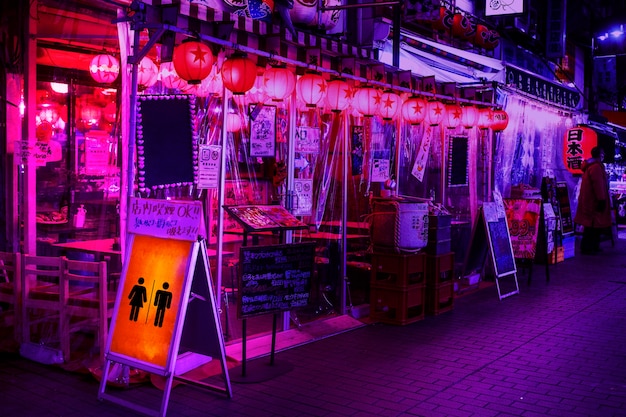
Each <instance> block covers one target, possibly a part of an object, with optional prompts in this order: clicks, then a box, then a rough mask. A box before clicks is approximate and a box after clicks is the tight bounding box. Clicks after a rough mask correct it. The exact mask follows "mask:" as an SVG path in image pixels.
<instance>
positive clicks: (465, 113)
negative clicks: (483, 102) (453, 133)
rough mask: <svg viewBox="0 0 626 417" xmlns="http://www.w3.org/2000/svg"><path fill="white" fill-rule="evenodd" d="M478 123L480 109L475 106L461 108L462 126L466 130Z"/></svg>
mask: <svg viewBox="0 0 626 417" xmlns="http://www.w3.org/2000/svg"><path fill="white" fill-rule="evenodd" d="M477 121H478V109H477V108H476V107H474V106H463V107H461V124H462V125H463V127H464V128H466V129H470V128H472V127H474V126H475V125H476V122H477Z"/></svg>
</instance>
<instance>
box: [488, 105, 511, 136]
mask: <svg viewBox="0 0 626 417" xmlns="http://www.w3.org/2000/svg"><path fill="white" fill-rule="evenodd" d="M508 125H509V115H508V113H507V112H506V111H504V110H495V111H494V112H493V123H492V124H491V129H493V131H494V132H502V131H503V130H504V129H506V127H507V126H508Z"/></svg>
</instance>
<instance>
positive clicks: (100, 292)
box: [61, 258, 116, 363]
mask: <svg viewBox="0 0 626 417" xmlns="http://www.w3.org/2000/svg"><path fill="white" fill-rule="evenodd" d="M61 281H62V286H63V290H62V292H61V293H62V294H63V296H64V299H63V309H62V311H61V322H62V325H61V347H62V350H63V357H64V358H65V360H66V361H68V360H69V359H70V352H71V343H70V339H71V335H72V334H73V333H75V332H77V331H82V330H85V329H86V328H95V329H96V337H97V344H98V348H99V350H100V352H99V354H100V360H101V362H102V363H104V350H105V344H106V341H107V334H108V326H109V319H110V318H111V316H112V314H113V307H114V303H115V295H116V294H115V292H114V291H109V290H108V284H107V264H106V262H104V261H101V262H90V261H77V260H69V259H66V258H64V259H63V267H62V275H61ZM81 288H82V290H81Z"/></svg>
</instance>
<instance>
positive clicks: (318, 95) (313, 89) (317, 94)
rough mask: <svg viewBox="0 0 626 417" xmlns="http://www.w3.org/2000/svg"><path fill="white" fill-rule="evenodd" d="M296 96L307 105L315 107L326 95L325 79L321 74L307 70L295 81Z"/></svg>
mask: <svg viewBox="0 0 626 417" xmlns="http://www.w3.org/2000/svg"><path fill="white" fill-rule="evenodd" d="M296 89H297V92H298V97H299V98H300V99H301V100H302V101H304V102H305V103H306V106H307V107H316V106H317V104H318V103H319V102H320V101H322V100H323V99H324V97H325V96H326V80H324V77H322V75H321V74H318V73H316V72H309V73H307V74H304V75H303V76H302V77H300V79H299V80H298V82H297V83H296Z"/></svg>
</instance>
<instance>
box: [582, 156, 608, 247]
mask: <svg viewBox="0 0 626 417" xmlns="http://www.w3.org/2000/svg"><path fill="white" fill-rule="evenodd" d="M603 160H604V150H603V149H602V148H600V147H599V146H596V147H594V148H593V149H592V150H591V158H590V159H588V160H586V161H584V162H583V165H582V168H581V169H582V171H583V178H582V182H581V185H580V194H579V195H578V208H577V209H576V216H575V217H574V222H575V223H577V224H580V225H581V226H583V227H584V228H585V229H584V231H583V237H582V240H581V242H580V252H581V253H582V254H584V255H595V254H597V253H598V252H600V234H601V232H602V229H607V228H609V227H611V211H610V209H611V202H610V199H609V197H610V196H609V182H608V178H607V175H606V170H605V168H604V164H603V163H602V161H603Z"/></svg>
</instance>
